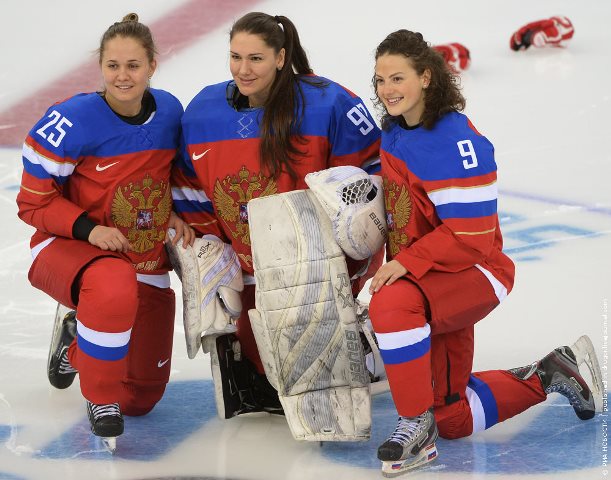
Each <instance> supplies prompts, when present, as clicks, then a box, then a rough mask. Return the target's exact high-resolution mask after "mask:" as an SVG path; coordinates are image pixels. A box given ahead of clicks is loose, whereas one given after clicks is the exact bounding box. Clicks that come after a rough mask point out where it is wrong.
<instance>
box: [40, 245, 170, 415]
mask: <svg viewBox="0 0 611 480" xmlns="http://www.w3.org/2000/svg"><path fill="white" fill-rule="evenodd" d="M29 278H30V281H31V283H32V285H34V286H35V287H37V288H39V289H41V290H43V291H44V292H45V293H47V294H48V295H50V296H51V297H53V298H54V299H55V300H57V301H58V302H60V303H61V304H63V305H66V306H67V307H70V308H73V309H76V319H77V338H76V339H75V341H74V342H73V343H72V345H71V346H70V349H69V350H68V358H69V360H70V363H71V365H72V366H73V367H74V368H76V369H77V370H78V371H79V378H80V385H81V391H82V393H83V396H84V397H85V398H86V399H87V400H89V401H90V402H92V403H96V404H108V403H114V402H119V404H120V406H121V411H122V412H123V413H124V414H126V415H144V414H146V413H148V412H149V411H150V410H151V409H152V408H153V407H154V406H155V404H156V403H157V402H158V401H159V400H160V399H161V397H162V396H163V393H164V390H165V386H166V384H167V382H168V379H169V376H170V363H171V355H172V339H173V332H174V309H175V298H174V291H173V290H172V289H171V288H165V289H162V288H157V287H154V286H151V285H146V284H144V283H141V282H138V281H137V280H136V271H135V270H134V268H133V266H132V264H131V263H130V262H129V261H127V260H126V259H124V258H121V257H120V256H119V255H118V254H114V253H113V252H104V251H102V250H100V249H98V248H96V247H94V246H92V245H90V244H88V243H86V242H83V241H80V240H71V239H64V238H56V239H55V240H54V241H53V242H51V243H50V244H49V245H48V246H46V247H45V248H44V249H43V250H42V251H41V252H40V253H39V254H38V256H37V257H36V260H35V261H34V263H33V264H32V268H31V269H30V274H29Z"/></svg>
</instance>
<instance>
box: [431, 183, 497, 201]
mask: <svg viewBox="0 0 611 480" xmlns="http://www.w3.org/2000/svg"><path fill="white" fill-rule="evenodd" d="M427 195H428V196H429V198H430V199H431V202H433V203H434V204H435V206H439V205H445V204H448V203H476V202H486V201H490V200H496V199H497V197H498V187H497V184H496V182H494V183H491V184H489V185H483V186H481V187H464V188H463V187H450V188H444V189H442V190H435V191H433V192H430V193H428V194H427Z"/></svg>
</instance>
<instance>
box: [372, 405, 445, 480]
mask: <svg viewBox="0 0 611 480" xmlns="http://www.w3.org/2000/svg"><path fill="white" fill-rule="evenodd" d="M438 436H439V433H438V430H437V424H436V423H435V416H434V415H433V409H432V408H431V409H429V410H427V411H426V412H424V413H423V414H421V415H418V416H417V417H399V422H398V424H397V428H395V431H394V432H393V433H392V434H391V435H390V437H389V438H388V440H386V441H385V442H384V443H383V444H382V445H380V447H379V448H378V458H379V459H380V460H382V474H383V475H384V476H385V477H394V476H397V475H400V474H402V473H405V472H406V471H408V470H412V469H414V468H417V467H420V466H422V465H424V464H426V463H428V462H431V461H433V460H434V459H435V458H436V457H437V447H436V445H435V441H436V440H437V437H438Z"/></svg>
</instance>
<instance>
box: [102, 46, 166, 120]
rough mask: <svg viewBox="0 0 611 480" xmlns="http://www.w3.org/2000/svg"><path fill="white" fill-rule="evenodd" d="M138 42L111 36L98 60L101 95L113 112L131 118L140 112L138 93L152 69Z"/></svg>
mask: <svg viewBox="0 0 611 480" xmlns="http://www.w3.org/2000/svg"><path fill="white" fill-rule="evenodd" d="M156 66H157V62H156V61H155V60H154V59H153V60H152V61H149V59H148V55H147V51H146V50H145V48H144V47H143V46H142V44H141V43H140V42H139V41H138V40H136V39H134V38H131V37H120V36H117V37H114V38H112V39H111V40H108V41H107V42H106V44H105V45H104V51H103V54H102V57H101V59H100V67H101V69H102V77H103V79H104V89H105V94H104V97H105V98H106V101H107V102H108V104H109V105H110V108H112V109H113V110H114V111H115V112H116V113H118V114H120V115H125V116H128V117H133V116H134V115H137V114H138V113H139V112H140V108H141V105H142V96H143V95H144V91H145V90H146V88H147V87H148V82H149V79H150V77H151V76H152V75H153V73H154V72H155V68H156Z"/></svg>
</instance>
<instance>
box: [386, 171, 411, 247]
mask: <svg viewBox="0 0 611 480" xmlns="http://www.w3.org/2000/svg"><path fill="white" fill-rule="evenodd" d="M383 188H384V204H385V207H386V223H387V225H388V246H389V249H390V254H391V255H392V256H395V255H396V254H397V253H399V250H400V248H401V246H405V245H407V244H408V243H409V238H408V237H407V234H406V233H405V230H404V228H405V227H406V226H407V224H408V222H409V219H410V217H411V215H412V200H411V198H410V196H409V191H408V190H407V189H406V188H405V185H401V186H400V187H399V185H397V184H396V182H393V181H390V180H389V179H388V178H387V177H384V179H383Z"/></svg>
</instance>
